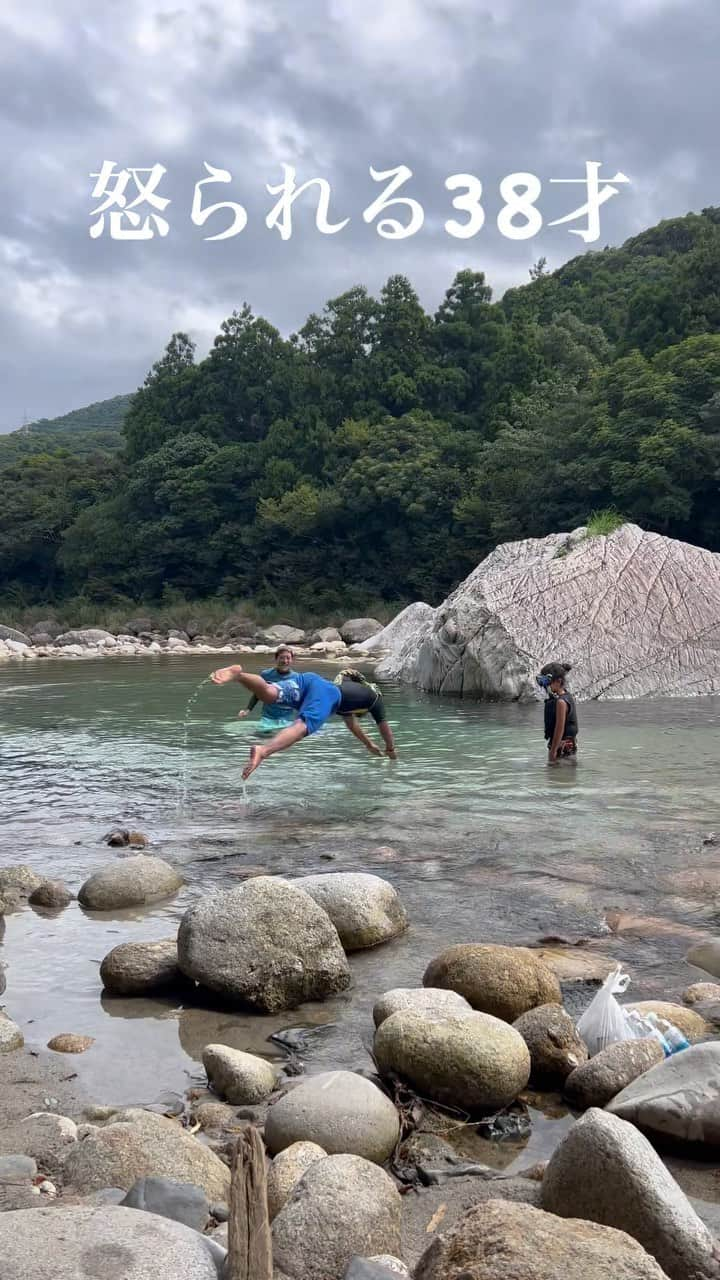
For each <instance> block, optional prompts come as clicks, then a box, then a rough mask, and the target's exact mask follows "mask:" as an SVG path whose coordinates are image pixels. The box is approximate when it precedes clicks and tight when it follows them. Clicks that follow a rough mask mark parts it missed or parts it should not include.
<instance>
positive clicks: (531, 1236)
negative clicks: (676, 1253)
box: [415, 1200, 664, 1280]
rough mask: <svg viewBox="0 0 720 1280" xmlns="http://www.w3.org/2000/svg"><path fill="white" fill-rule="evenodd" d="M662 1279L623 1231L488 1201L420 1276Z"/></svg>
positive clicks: (428, 1256)
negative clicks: (562, 1219) (560, 1218)
mask: <svg viewBox="0 0 720 1280" xmlns="http://www.w3.org/2000/svg"><path fill="white" fill-rule="evenodd" d="M515 1277H517V1278H518V1280H561V1278H562V1280H664V1275H663V1272H662V1271H661V1269H660V1267H659V1266H658V1265H657V1263H655V1262H654V1261H653V1259H652V1258H651V1257H649V1255H648V1254H647V1253H646V1252H645V1250H644V1249H642V1248H641V1247H640V1245H639V1244H638V1243H637V1242H636V1241H635V1240H632V1239H631V1238H630V1237H629V1236H628V1235H626V1234H625V1233H624V1232H622V1231H614V1230H612V1229H611V1228H610V1227H606V1226H598V1225H597V1224H596V1223H594V1222H581V1221H579V1220H578V1219H576V1218H566V1219H565V1220H564V1221H561V1220H559V1219H558V1218H556V1217H554V1216H553V1215H552V1214H549V1213H544V1212H543V1211H542V1210H541V1209H535V1208H533V1207H532V1206H531V1205H526V1204H511V1203H509V1202H507V1201H502V1200H490V1201H488V1202H487V1203H486V1204H480V1205H477V1206H476V1207H475V1208H474V1209H470V1211H469V1212H468V1213H466V1214H465V1216H464V1217H463V1218H462V1219H461V1220H460V1221H459V1222H458V1223H457V1224H456V1225H455V1226H454V1227H451V1228H450V1230H449V1231H446V1232H444V1233H443V1234H442V1235H440V1236H438V1238H437V1239H436V1240H434V1241H433V1242H432V1244H431V1245H430V1246H429V1248H428V1249H427V1251H426V1252H425V1253H424V1254H423V1256H422V1258H421V1259H420V1262H419V1263H418V1265H417V1267H416V1269H415V1280H515Z"/></svg>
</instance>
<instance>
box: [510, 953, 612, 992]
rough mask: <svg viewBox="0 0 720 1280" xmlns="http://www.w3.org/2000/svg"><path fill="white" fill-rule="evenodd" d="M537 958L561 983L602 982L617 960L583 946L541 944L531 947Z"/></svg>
mask: <svg viewBox="0 0 720 1280" xmlns="http://www.w3.org/2000/svg"><path fill="white" fill-rule="evenodd" d="M531 950H532V951H534V952H535V954H536V955H537V957H538V959H539V960H542V962H543V964H546V965H547V966H548V968H549V969H552V971H553V973H554V974H555V975H556V977H557V979H558V981H559V982H561V983H565V982H597V983H602V982H604V981H605V979H606V978H607V977H608V976H609V974H611V973H614V971H615V969H617V966H618V962H617V960H613V959H612V958H611V957H610V956H606V955H603V953H602V952H599V951H590V950H588V949H587V948H584V947H562V946H542V947H532V948H531Z"/></svg>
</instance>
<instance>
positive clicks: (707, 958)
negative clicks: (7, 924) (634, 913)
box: [0, 880, 720, 978]
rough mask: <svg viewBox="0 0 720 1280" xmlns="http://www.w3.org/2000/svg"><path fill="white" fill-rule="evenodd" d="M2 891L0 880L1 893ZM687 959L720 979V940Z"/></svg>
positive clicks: (691, 952) (711, 941) (704, 945)
mask: <svg viewBox="0 0 720 1280" xmlns="http://www.w3.org/2000/svg"><path fill="white" fill-rule="evenodd" d="M2 889H3V885H2V881H1V880H0V893H2ZM685 959H686V960H687V962H688V964H694V965H695V966H696V968H698V969H704V970H705V972H706V973H710V974H712V976H713V978H720V938H708V939H707V940H706V941H704V942H699V943H698V944H697V945H696V946H694V947H691V948H690V950H689V951H688V953H687V955H686V957H685Z"/></svg>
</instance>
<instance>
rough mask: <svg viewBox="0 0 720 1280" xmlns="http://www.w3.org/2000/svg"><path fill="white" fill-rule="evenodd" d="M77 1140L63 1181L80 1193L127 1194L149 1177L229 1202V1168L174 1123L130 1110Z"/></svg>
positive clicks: (160, 1117)
mask: <svg viewBox="0 0 720 1280" xmlns="http://www.w3.org/2000/svg"><path fill="white" fill-rule="evenodd" d="M88 1128H89V1132H87V1136H86V1137H84V1138H83V1139H82V1141H79V1142H76V1143H75V1145H74V1146H73V1147H72V1148H71V1149H70V1151H69V1153H68V1156H67V1158H66V1160H65V1169H64V1179H65V1184H66V1185H72V1186H73V1187H75V1189H76V1190H77V1191H79V1192H80V1193H81V1194H86V1193H88V1192H90V1191H97V1190H99V1189H100V1188H101V1187H110V1186H113V1187H123V1188H124V1189H125V1191H129V1190H130V1188H131V1187H132V1186H133V1184H134V1183H135V1182H136V1181H137V1179H138V1178H144V1177H149V1176H155V1177H162V1178H172V1179H173V1180H174V1181H177V1182H192V1183H194V1184H196V1185H197V1186H199V1187H202V1188H203V1191H204V1192H205V1194H206V1195H207V1197H208V1199H209V1200H227V1197H228V1191H229V1186H230V1170H229V1169H228V1167H227V1165H225V1164H223V1162H222V1160H220V1159H219V1158H218V1156H216V1155H215V1154H214V1152H212V1151H209V1150H208V1148H207V1147H205V1146H204V1145H203V1144H202V1143H201V1142H198V1140H197V1138H194V1137H192V1136H191V1135H190V1134H189V1133H187V1132H186V1131H185V1130H184V1129H183V1128H182V1127H181V1126H180V1125H179V1124H178V1123H177V1121H175V1120H167V1119H166V1118H165V1116H158V1115H154V1114H153V1113H152V1112H150V1111H141V1110H139V1109H137V1108H128V1109H127V1110H126V1111H119V1112H117V1115H116V1117H113V1119H112V1121H111V1122H110V1123H109V1124H106V1125H104V1126H103V1127H102V1128H95V1129H92V1128H90V1127H89V1126H88Z"/></svg>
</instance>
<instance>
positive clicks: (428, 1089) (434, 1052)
mask: <svg viewBox="0 0 720 1280" xmlns="http://www.w3.org/2000/svg"><path fill="white" fill-rule="evenodd" d="M374 1057H375V1061H376V1062H377V1064H378V1068H379V1070H380V1071H381V1072H382V1073H383V1074H387V1073H391V1072H392V1073H395V1074H397V1075H399V1076H402V1077H403V1078H404V1079H405V1080H407V1081H409V1083H410V1084H411V1085H412V1086H413V1087H414V1088H415V1089H417V1090H418V1092H419V1093H420V1094H422V1095H423V1096H424V1097H429V1098H432V1099H434V1100H435V1101H436V1102H440V1103H444V1104H446V1105H449V1106H456V1107H460V1108H462V1109H463V1110H465V1109H467V1110H471V1111H474V1110H482V1109H485V1108H490V1107H502V1106H505V1105H506V1104H507V1103H509V1102H512V1101H514V1099H515V1098H516V1097H517V1095H518V1094H519V1093H520V1091H521V1090H522V1089H524V1088H525V1086H526V1084H527V1082H528V1080H529V1078H530V1053H529V1051H528V1048H527V1045H526V1044H525V1041H524V1040H523V1038H522V1036H521V1035H520V1034H519V1032H517V1031H516V1030H515V1029H514V1027H510V1026H508V1025H507V1023H505V1022H502V1021H501V1020H500V1019H499V1018H494V1017H492V1016H491V1015H489V1014H485V1013H475V1012H472V1013H461V1014H453V1015H450V1014H448V1015H446V1016H444V1017H430V1016H428V1015H423V1014H419V1013H417V1012H416V1011H415V1010H413V1009H401V1010H400V1011H399V1012H398V1013H393V1014H392V1015H391V1016H390V1017H389V1018H386V1019H385V1021H384V1022H382V1023H381V1024H380V1026H379V1027H378V1029H377V1031H376V1033H375V1045H374Z"/></svg>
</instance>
